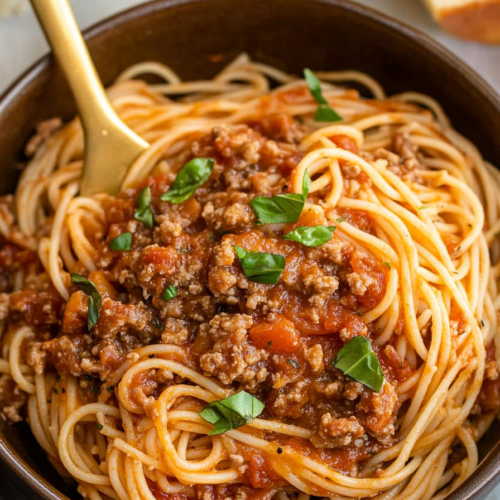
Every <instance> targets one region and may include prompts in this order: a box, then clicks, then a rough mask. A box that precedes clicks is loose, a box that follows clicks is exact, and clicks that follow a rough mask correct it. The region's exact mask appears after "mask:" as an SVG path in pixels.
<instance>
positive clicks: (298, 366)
mask: <svg viewBox="0 0 500 500" xmlns="http://www.w3.org/2000/svg"><path fill="white" fill-rule="evenodd" d="M288 364H289V365H292V366H293V367H294V368H295V369H296V370H300V365H299V363H297V361H295V360H294V359H292V358H288Z"/></svg>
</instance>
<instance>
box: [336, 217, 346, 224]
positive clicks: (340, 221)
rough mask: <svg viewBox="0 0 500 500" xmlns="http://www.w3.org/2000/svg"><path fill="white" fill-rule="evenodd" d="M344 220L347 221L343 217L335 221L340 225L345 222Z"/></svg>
mask: <svg viewBox="0 0 500 500" xmlns="http://www.w3.org/2000/svg"><path fill="white" fill-rule="evenodd" d="M346 220H347V219H346V218H345V217H339V218H338V219H337V222H338V223H339V224H342V222H345V221H346Z"/></svg>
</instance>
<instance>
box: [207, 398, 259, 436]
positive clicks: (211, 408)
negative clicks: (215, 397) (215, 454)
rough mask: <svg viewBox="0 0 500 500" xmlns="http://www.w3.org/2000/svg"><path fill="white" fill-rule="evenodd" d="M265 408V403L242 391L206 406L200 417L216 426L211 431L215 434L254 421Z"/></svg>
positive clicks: (212, 434) (211, 433) (210, 434)
mask: <svg viewBox="0 0 500 500" xmlns="http://www.w3.org/2000/svg"><path fill="white" fill-rule="evenodd" d="M263 410H264V403H262V402H261V401H259V400H258V399H257V398H254V397H253V396H252V395H250V394H248V393H247V392H245V391H241V392H238V393H236V394H233V395H232V396H229V397H228V398H225V399H221V400H220V401H214V402H213V403H210V404H209V405H207V406H205V408H204V409H203V410H202V411H201V413H200V417H201V418H202V419H203V420H206V421H207V422H209V423H211V424H213V425H214V426H215V428H214V430H213V431H211V432H210V433H209V436H215V435H217V434H223V433H224V432H227V431H230V430H231V429H237V428H238V427H241V426H243V425H246V424H248V423H250V422H252V420H253V419H254V418H256V417H258V416H259V415H260V414H261V413H262V411H263Z"/></svg>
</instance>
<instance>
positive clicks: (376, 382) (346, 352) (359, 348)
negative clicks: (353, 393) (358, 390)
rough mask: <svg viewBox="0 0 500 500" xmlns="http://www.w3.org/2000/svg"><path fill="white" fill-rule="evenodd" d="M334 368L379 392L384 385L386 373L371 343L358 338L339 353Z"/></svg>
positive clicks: (352, 340)
mask: <svg viewBox="0 0 500 500" xmlns="http://www.w3.org/2000/svg"><path fill="white" fill-rule="evenodd" d="M332 366H333V367H335V368H337V369H339V370H340V371H341V372H343V373H344V375H348V376H349V377H351V378H353V379H354V380H356V381H358V382H360V383H361V384H363V385H366V387H369V388H370V389H372V390H374V391H376V392H379V391H380V389H381V388H382V385H383V383H384V372H383V371H382V367H381V366H380V363H379V361H378V358H377V355H376V354H375V353H374V352H373V350H372V346H371V344H370V341H369V340H368V339H366V338H365V337H362V336H358V337H354V338H353V339H351V340H350V341H349V342H348V343H347V344H345V345H344V346H343V347H342V349H340V351H339V352H338V354H337V356H336V357H335V359H334V360H333V361H332Z"/></svg>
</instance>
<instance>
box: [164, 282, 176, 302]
mask: <svg viewBox="0 0 500 500" xmlns="http://www.w3.org/2000/svg"><path fill="white" fill-rule="evenodd" d="M175 297H177V288H175V286H174V285H168V286H167V288H165V291H164V292H163V300H172V299H173V298H175Z"/></svg>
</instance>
